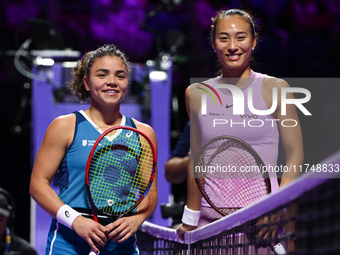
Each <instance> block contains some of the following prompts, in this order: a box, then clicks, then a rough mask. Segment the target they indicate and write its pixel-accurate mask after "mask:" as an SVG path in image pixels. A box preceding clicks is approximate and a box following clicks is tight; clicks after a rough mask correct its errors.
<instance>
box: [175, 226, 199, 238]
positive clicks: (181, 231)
mask: <svg viewBox="0 0 340 255" xmlns="http://www.w3.org/2000/svg"><path fill="white" fill-rule="evenodd" d="M196 228H197V226H190V225H187V224H185V223H182V224H181V225H180V226H179V227H178V228H177V229H176V232H177V235H178V236H179V238H180V239H181V240H182V241H184V234H185V233H186V232H188V231H192V230H194V229H196Z"/></svg>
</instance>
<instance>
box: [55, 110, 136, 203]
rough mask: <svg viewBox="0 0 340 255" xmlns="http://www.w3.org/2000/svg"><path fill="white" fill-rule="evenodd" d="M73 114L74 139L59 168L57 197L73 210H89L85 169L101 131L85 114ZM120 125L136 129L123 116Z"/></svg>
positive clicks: (131, 121)
mask: <svg viewBox="0 0 340 255" xmlns="http://www.w3.org/2000/svg"><path fill="white" fill-rule="evenodd" d="M74 114H75V115H76V125H75V130H74V138H73V141H72V143H71V145H70V146H69V148H68V149H67V150H66V152H65V156H64V159H63V161H62V162H61V165H60V167H59V172H60V182H59V187H60V193H59V197H60V199H61V200H62V201H63V202H64V203H65V204H68V205H69V206H71V207H73V208H86V209H90V205H89V203H88V200H87V196H86V189H85V168H86V162H87V158H88V156H89V154H90V151H91V149H92V147H93V145H94V143H95V141H96V139H97V138H98V137H99V136H100V135H101V134H102V130H100V129H99V128H98V127H97V125H96V124H95V123H94V122H93V121H92V120H91V119H90V118H89V117H88V116H87V115H86V114H85V112H83V111H79V112H74ZM120 125H121V126H129V127H133V128H136V125H135V123H134V122H133V120H132V118H130V117H128V116H125V115H123V118H122V122H121V124H120Z"/></svg>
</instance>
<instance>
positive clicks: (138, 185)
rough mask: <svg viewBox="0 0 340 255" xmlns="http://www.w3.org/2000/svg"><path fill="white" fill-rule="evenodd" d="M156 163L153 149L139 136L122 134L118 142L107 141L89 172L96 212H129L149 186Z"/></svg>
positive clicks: (94, 159) (129, 133)
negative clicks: (97, 210)
mask: <svg viewBox="0 0 340 255" xmlns="http://www.w3.org/2000/svg"><path fill="white" fill-rule="evenodd" d="M126 138H128V139H126ZM153 161H154V157H153V150H152V148H151V145H150V144H149V142H148V140H147V139H145V138H144V137H143V136H141V135H139V134H138V133H135V132H133V131H131V130H128V131H126V130H122V131H121V135H120V136H117V137H116V138H115V139H114V140H112V139H111V140H110V139H107V138H106V137H103V138H102V140H101V141H100V142H99V145H98V148H97V150H96V151H95V153H94V154H93V157H92V161H91V164H90V168H89V188H90V193H91V198H92V200H93V203H94V205H95V206H96V208H98V209H99V210H101V211H102V212H104V213H108V214H111V215H119V214H122V213H124V212H126V211H127V210H129V209H130V208H131V206H133V205H134V204H135V203H136V201H137V200H138V199H140V197H141V196H142V195H143V193H144V191H145V190H146V188H147V186H148V182H149V179H150V176H151V173H152V170H153V169H152V167H153Z"/></svg>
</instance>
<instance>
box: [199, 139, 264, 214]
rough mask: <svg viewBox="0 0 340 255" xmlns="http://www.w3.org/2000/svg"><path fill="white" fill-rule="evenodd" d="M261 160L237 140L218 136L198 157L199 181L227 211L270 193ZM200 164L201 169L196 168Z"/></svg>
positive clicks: (207, 194) (212, 198) (213, 199)
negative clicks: (262, 170)
mask: <svg viewBox="0 0 340 255" xmlns="http://www.w3.org/2000/svg"><path fill="white" fill-rule="evenodd" d="M262 164H263V163H262V161H260V160H259V159H258V158H257V157H254V156H253V154H252V152H251V150H250V149H249V148H248V147H247V146H245V145H243V144H242V143H240V142H239V141H238V140H233V139H220V140H218V139H217V140H214V141H212V142H211V143H210V144H208V145H205V146H204V149H203V150H201V152H200V154H199V156H198V157H197V158H196V161H195V177H196V178H197V179H196V182H197V184H198V186H199V187H200V188H201V189H202V190H203V191H204V192H203V193H204V194H203V195H204V196H205V198H206V199H207V200H208V202H209V200H210V203H212V204H213V205H214V206H216V207H217V208H218V209H219V210H220V211H222V212H223V213H224V214H226V215H227V214H230V213H232V212H234V211H236V210H238V209H240V208H242V207H244V206H247V205H249V204H251V203H253V202H255V201H257V200H258V199H260V198H262V197H264V196H266V195H267V194H268V188H267V184H268V183H267V181H266V180H265V179H264V178H263V174H262V172H261V167H262V166H261V165H262ZM197 166H199V168H197V169H201V170H202V171H201V172H197V171H196V167H197Z"/></svg>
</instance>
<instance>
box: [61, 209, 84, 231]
mask: <svg viewBox="0 0 340 255" xmlns="http://www.w3.org/2000/svg"><path fill="white" fill-rule="evenodd" d="M80 215H81V214H80V213H79V212H77V211H76V210H74V209H72V208H71V207H70V206H68V205H63V206H62V207H60V209H59V210H58V212H57V221H58V222H59V223H61V224H63V225H65V226H66V227H69V228H70V229H72V223H73V222H74V220H75V219H76V218H77V217H78V216H80Z"/></svg>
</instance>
